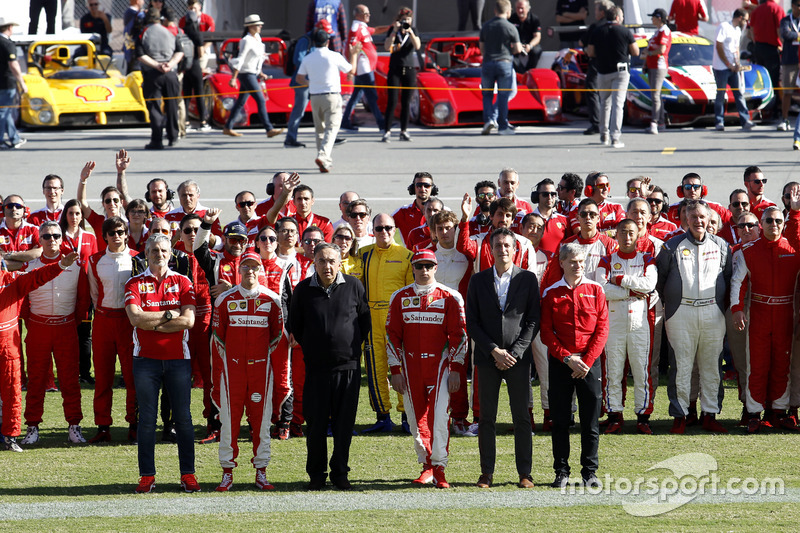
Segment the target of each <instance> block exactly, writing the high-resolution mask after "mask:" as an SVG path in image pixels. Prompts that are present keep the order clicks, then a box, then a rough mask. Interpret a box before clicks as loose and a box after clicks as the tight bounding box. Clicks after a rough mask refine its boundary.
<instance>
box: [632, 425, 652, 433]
mask: <svg viewBox="0 0 800 533" xmlns="http://www.w3.org/2000/svg"><path fill="white" fill-rule="evenodd" d="M636 431H638V432H639V433H641V434H642V435H652V434H653V429H652V428H651V427H650V422H637V423H636Z"/></svg>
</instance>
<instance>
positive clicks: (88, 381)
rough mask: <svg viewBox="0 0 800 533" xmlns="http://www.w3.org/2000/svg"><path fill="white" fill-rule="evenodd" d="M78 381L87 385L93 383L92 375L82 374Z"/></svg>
mask: <svg viewBox="0 0 800 533" xmlns="http://www.w3.org/2000/svg"><path fill="white" fill-rule="evenodd" d="M80 382H81V383H86V384H88V385H94V378H93V377H92V376H83V377H81V379H80Z"/></svg>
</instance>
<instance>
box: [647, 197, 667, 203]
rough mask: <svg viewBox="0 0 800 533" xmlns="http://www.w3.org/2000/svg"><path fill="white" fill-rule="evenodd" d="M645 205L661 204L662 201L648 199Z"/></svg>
mask: <svg viewBox="0 0 800 533" xmlns="http://www.w3.org/2000/svg"><path fill="white" fill-rule="evenodd" d="M647 203H649V204H663V203H664V200H659V199H658V198H648V199H647Z"/></svg>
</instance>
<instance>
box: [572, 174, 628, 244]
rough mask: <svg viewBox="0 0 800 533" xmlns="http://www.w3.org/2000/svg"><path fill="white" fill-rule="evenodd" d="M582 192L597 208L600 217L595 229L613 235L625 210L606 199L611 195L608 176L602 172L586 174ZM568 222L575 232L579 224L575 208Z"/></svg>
mask: <svg viewBox="0 0 800 533" xmlns="http://www.w3.org/2000/svg"><path fill="white" fill-rule="evenodd" d="M584 193H585V194H586V197H587V198H591V199H592V200H593V201H594V203H595V204H596V205H597V208H598V210H599V211H598V212H599V216H600V218H599V219H598V221H597V229H598V230H600V231H603V232H608V233H610V234H612V236H613V232H614V230H615V228H616V227H617V224H619V223H620V222H622V220H623V219H624V218H625V210H624V209H623V208H622V206H621V205H620V204H617V203H614V202H609V201H608V198H610V197H611V181H610V180H609V178H608V176H607V175H606V174H604V173H602V172H591V173H590V174H589V175H588V176H586V187H585V189H584ZM569 223H570V227H571V228H572V232H573V233H575V232H577V231H578V227H579V226H580V221H579V220H578V211H577V210H573V211H572V212H571V213H570V215H569Z"/></svg>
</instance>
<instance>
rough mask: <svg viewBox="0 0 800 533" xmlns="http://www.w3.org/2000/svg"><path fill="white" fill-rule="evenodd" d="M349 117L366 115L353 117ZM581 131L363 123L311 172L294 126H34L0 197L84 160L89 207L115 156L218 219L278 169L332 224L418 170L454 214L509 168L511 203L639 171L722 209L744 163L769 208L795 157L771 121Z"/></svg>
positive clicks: (110, 179)
mask: <svg viewBox="0 0 800 533" xmlns="http://www.w3.org/2000/svg"><path fill="white" fill-rule="evenodd" d="M358 114H359V117H360V118H362V119H365V120H366V119H368V117H367V116H366V115H365V114H364V112H363V110H359V112H358ZM369 118H371V117H369ZM586 126H587V122H586V121H585V120H584V119H581V118H576V117H573V120H572V121H571V122H568V123H564V124H559V125H547V126H521V127H520V128H519V131H518V134H517V135H515V136H500V135H497V134H496V133H494V134H492V135H490V136H481V135H480V134H479V133H480V130H479V129H478V128H451V129H418V128H411V129H410V130H409V131H410V133H411V135H412V137H413V142H410V143H409V142H400V141H399V140H398V139H397V132H398V129H397V128H395V130H394V131H395V137H394V138H393V141H392V142H391V143H389V144H385V143H381V142H379V140H380V134H379V133H378V131H377V129H376V128H375V127H374V126H369V125H367V126H365V127H362V129H361V131H360V132H358V133H342V134H341V135H342V136H344V137H346V138H347V139H348V142H347V143H346V144H344V145H341V146H337V147H336V148H335V150H334V154H333V159H334V167H333V171H332V172H331V173H330V174H320V173H319V171H318V169H317V167H316V165H315V164H314V158H315V156H316V153H315V150H314V148H313V145H314V142H313V130H312V129H311V128H305V127H304V128H301V130H300V135H299V140H300V141H302V142H305V143H308V146H309V147H308V148H305V149H300V148H296V149H285V148H283V143H282V141H283V136H279V137H275V138H273V139H270V140H268V139H267V138H266V135H265V134H264V132H263V130H253V129H251V130H247V131H245V130H243V132H244V136H243V137H240V138H231V137H226V136H223V135H222V133H221V132H220V131H219V130H214V131H212V132H209V133H190V134H189V136H188V137H187V138H186V139H184V140H183V141H182V142H180V143H179V144H178V145H177V146H176V147H174V148H171V149H166V150H163V151H155V152H154V151H145V150H144V149H143V147H144V145H145V144H146V143H147V142H148V140H149V129H147V128H129V129H84V130H59V131H52V130H51V131H47V130H39V131H34V132H28V133H26V134H25V136H26V137H27V138H28V141H29V142H28V144H27V145H25V146H24V147H23V148H21V149H19V150H12V151H5V150H4V151H0V194H3V195H7V194H10V193H12V192H14V193H17V194H21V195H23V197H24V198H25V199H26V200H27V201H28V203H29V205H31V207H32V208H34V209H36V208H37V207H40V206H41V205H42V202H43V200H42V196H41V185H40V184H41V180H42V178H43V177H44V176H45V175H46V174H49V173H55V174H58V175H60V176H62V177H63V178H64V179H65V181H66V191H65V198H71V197H73V196H74V195H75V188H76V187H77V182H78V177H79V174H80V170H81V168H82V167H83V164H84V163H85V162H86V161H87V160H96V161H97V162H98V166H97V169H96V171H95V174H94V176H93V177H92V179H91V181H90V183H89V184H88V194H89V198H90V203H91V204H92V206H93V207H94V209H96V210H98V211H99V210H100V209H101V207H100V202H99V193H100V190H101V189H102V188H103V187H104V186H106V185H109V184H113V183H114V180H115V174H116V172H115V168H114V152H115V151H116V150H118V149H120V148H126V149H127V150H129V152H130V155H131V157H132V164H131V168H130V170H129V171H128V180H129V188H130V191H131V193H132V195H133V196H134V197H142V196H143V195H144V189H145V185H146V183H147V182H148V181H149V180H150V179H152V178H153V177H156V176H159V177H163V178H165V179H166V180H167V181H168V183H169V184H170V186H171V187H173V188H175V187H176V186H177V184H178V183H179V182H181V181H183V180H184V179H189V178H191V179H194V180H196V181H197V182H198V183H199V184H200V186H201V199H200V201H201V203H203V204H205V205H208V206H213V207H222V208H223V209H224V210H225V213H224V214H223V217H222V218H223V220H232V219H233V218H234V217H235V215H236V213H235V212H234V211H233V205H232V198H233V196H234V195H235V194H236V193H237V192H239V191H240V190H244V189H249V190H252V191H253V192H255V193H256V196H257V198H258V199H259V200H260V199H263V197H264V187H265V184H266V182H267V181H268V179H269V177H270V176H271V175H272V174H273V173H274V172H275V171H277V170H296V171H298V172H300V174H301V176H302V180H303V182H305V183H307V184H309V185H310V186H311V187H312V188H313V189H314V191H315V194H316V197H317V204H316V206H315V208H314V211H315V212H317V213H318V214H321V215H325V216H328V217H329V218H332V219H338V217H339V212H338V207H337V203H338V196H339V194H340V193H341V192H342V191H344V190H348V189H352V190H356V191H357V192H359V193H360V194H361V196H362V197H364V198H366V199H368V200H369V202H370V205H371V206H372V208H373V213H377V212H380V211H390V212H391V211H392V210H394V209H396V208H397V207H399V206H400V205H402V204H405V203H408V202H409V201H410V200H411V198H410V197H409V196H407V193H406V190H405V189H406V186H407V185H408V183H410V181H411V177H412V176H413V174H414V173H415V172H417V171H420V170H426V171H428V172H430V173H431V174H433V176H434V178H435V181H436V183H437V185H438V186H439V188H440V197H442V198H443V199H444V201H445V204H446V205H447V206H448V207H450V208H451V209H454V210H458V209H459V204H460V198H461V197H462V196H463V194H464V193H466V192H472V189H473V186H474V184H475V183H476V182H477V181H479V180H483V179H489V180H496V178H497V174H498V172H499V170H500V169H501V168H503V167H514V168H516V169H517V170H518V172H519V174H520V177H521V187H520V189H519V191H518V194H519V195H520V196H522V197H527V196H528V194H529V191H530V189H531V187H532V186H533V185H535V184H536V182H538V181H539V180H540V179H542V178H545V177H550V178H553V179H554V180H556V182H557V180H558V178H559V177H560V175H561V174H563V173H564V172H568V171H571V172H577V173H578V174H580V175H581V176H585V175H586V174H587V173H588V172H589V171H591V170H602V171H604V172H606V173H608V174H609V176H610V177H611V182H612V186H613V189H612V194H613V195H615V196H622V195H623V194H624V185H625V181H626V180H627V179H629V178H632V177H634V176H637V175H642V174H644V175H649V176H651V177H652V178H653V181H654V183H657V184H659V185H661V186H662V187H664V189H665V190H667V191H668V192H671V193H672V194H670V198H671V199H672V200H673V201H674V191H675V187H676V186H677V184H678V183H679V181H680V179H681V177H682V176H683V175H684V174H685V173H686V172H690V171H693V172H698V173H699V174H700V175H701V176H703V178H704V180H705V182H706V183H707V184H708V185H709V189H710V194H709V198H710V199H711V200H715V201H718V202H720V203H723V204H725V205H727V203H728V202H727V195H728V193H729V192H730V191H731V190H733V189H734V188H736V187H741V184H742V171H743V169H744V168H745V167H746V166H748V165H751V164H757V165H759V166H760V167H761V168H762V169H763V170H764V173H765V175H766V177H767V178H768V179H769V181H768V183H767V187H766V196H767V197H768V198H772V199H774V200H777V199H778V197H779V196H780V193H781V189H782V186H783V184H784V183H786V182H787V181H790V180H792V179H797V180H798V181H800V174H799V173H798V161H799V160H800V152H794V151H792V150H791V144H792V134H791V132H777V131H775V127H774V126H771V125H759V126H757V127H756V128H755V130H753V131H751V132H749V133H744V132H742V131H741V130H740V129H739V128H733V127H728V128H727V130H726V131H724V132H717V131H714V130H713V129H707V128H698V129H694V128H684V129H669V130H667V131H666V132H662V133H661V134H660V135H657V136H654V135H646V134H644V133H642V132H641V130H639V129H635V128H631V127H625V128H623V136H622V140H623V141H624V142H625V144H626V147H625V148H623V149H612V148H610V147H606V146H602V145H601V144H599V137H598V136H588V137H587V136H584V135H582V134H581V133H582V131H583V129H585V128H586ZM793 176H794V177H793Z"/></svg>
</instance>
